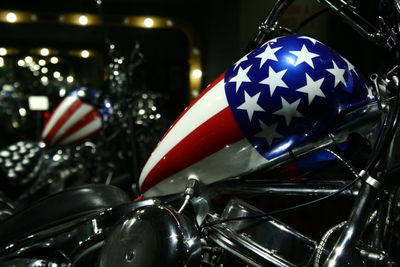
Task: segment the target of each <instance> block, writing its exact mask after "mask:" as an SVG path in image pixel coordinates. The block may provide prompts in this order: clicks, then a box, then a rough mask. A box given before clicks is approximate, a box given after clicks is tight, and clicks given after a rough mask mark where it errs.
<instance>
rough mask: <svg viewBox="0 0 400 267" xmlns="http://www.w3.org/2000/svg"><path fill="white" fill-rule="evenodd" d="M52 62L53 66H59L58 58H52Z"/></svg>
mask: <svg viewBox="0 0 400 267" xmlns="http://www.w3.org/2000/svg"><path fill="white" fill-rule="evenodd" d="M50 62H51V63H52V64H57V63H58V57H51V58H50Z"/></svg>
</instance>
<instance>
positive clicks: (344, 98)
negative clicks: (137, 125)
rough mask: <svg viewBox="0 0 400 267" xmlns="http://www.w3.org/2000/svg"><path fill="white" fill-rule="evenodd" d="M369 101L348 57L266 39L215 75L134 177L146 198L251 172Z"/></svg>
mask: <svg viewBox="0 0 400 267" xmlns="http://www.w3.org/2000/svg"><path fill="white" fill-rule="evenodd" d="M372 100H373V97H372V95H371V87H370V86H369V84H368V82H367V81H366V80H365V78H364V77H363V76H362V75H361V73H360V71H359V70H357V69H356V68H355V67H354V66H353V65H352V64H351V63H350V62H349V61H348V60H346V59H345V58H344V57H342V56H340V55H339V54H338V53H337V52H335V51H334V50H332V49H331V48H329V47H327V46H326V45H324V44H322V43H320V42H319V41H317V40H315V39H312V38H309V37H305V36H286V37H280V38H277V39H274V40H271V41H269V42H267V43H265V44H264V45H262V46H260V47H259V48H257V49H255V50H253V51H252V52H250V53H249V54H247V55H246V56H244V57H243V58H242V59H240V60H239V61H238V62H236V64H234V65H233V66H232V67H231V68H230V69H228V71H227V72H225V73H224V74H222V75H221V76H220V77H219V78H218V79H217V80H216V81H215V82H213V83H212V84H211V85H209V86H208V88H207V89H206V90H205V91H204V92H203V93H202V94H201V95H200V96H199V97H198V98H197V99H196V100H195V101H194V102H193V103H192V104H191V105H190V106H189V107H188V108H187V109H185V111H184V112H183V114H182V115H181V116H180V117H179V118H178V119H177V121H176V122H175V123H174V124H173V125H172V127H171V128H170V129H169V131H168V132H167V133H166V135H165V136H164V138H163V139H162V140H161V141H160V143H159V144H158V146H157V147H156V149H155V150H154V152H153V153H152V155H151V156H150V158H149V160H148V161H147V163H146V165H145V166H144V169H143V171H142V173H141V175H140V179H139V186H140V189H141V191H142V192H143V193H144V195H145V196H154V195H165V194H171V193H176V192H180V191H182V190H183V188H184V185H185V183H186V181H187V178H188V176H189V175H196V176H197V177H198V178H199V179H200V180H201V182H203V183H205V184H209V183H213V182H216V181H219V180H221V179H225V178H228V177H234V176H237V175H240V174H242V173H246V172H249V171H251V170H254V169H256V168H257V166H259V165H260V164H264V163H266V162H267V161H268V160H270V159H272V158H274V157H276V156H278V155H281V154H282V153H285V152H288V151H289V150H290V149H292V148H293V147H295V146H297V145H299V144H301V143H304V142H306V141H310V140H312V138H313V137H315V136H316V135H319V134H323V133H324V131H327V129H328V128H329V126H330V125H331V124H332V122H333V121H334V119H335V118H336V117H337V116H338V115H339V114H341V113H344V112H347V111H349V110H351V109H353V108H355V107H358V106H360V105H363V104H365V103H367V102H370V101H372Z"/></svg>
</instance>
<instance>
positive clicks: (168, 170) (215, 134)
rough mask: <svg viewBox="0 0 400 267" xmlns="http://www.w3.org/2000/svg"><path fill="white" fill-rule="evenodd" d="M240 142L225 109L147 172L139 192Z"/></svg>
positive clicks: (239, 137)
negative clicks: (227, 146)
mask: <svg viewBox="0 0 400 267" xmlns="http://www.w3.org/2000/svg"><path fill="white" fill-rule="evenodd" d="M243 138H244V135H243V133H242V131H241V130H240V128H239V126H238V124H237V122H236V121H235V119H234V117H233V114H232V111H231V110H230V108H229V107H226V108H225V109H223V110H221V111H220V112H219V113H217V114H216V115H214V116H213V117H211V118H210V119H209V120H207V121H206V122H204V123H203V124H202V125H200V126H199V127H198V128H196V129H195V130H194V131H193V132H191V133H190V134H189V135H187V136H186V137H185V138H184V139H183V140H182V141H180V142H179V143H178V144H177V145H176V146H175V147H173V148H172V149H171V150H170V151H169V152H168V153H167V154H166V155H165V156H164V157H163V158H162V159H161V160H160V161H159V162H158V163H157V164H156V165H155V166H154V168H153V169H152V170H151V171H150V173H149V174H148V175H147V177H146V178H145V180H144V182H143V184H142V187H141V191H142V193H143V192H146V191H147V190H148V189H150V188H151V187H152V186H154V185H155V184H157V183H159V182H161V181H162V180H164V179H165V178H167V177H169V176H171V175H173V174H175V173H177V172H179V171H181V170H183V169H185V168H187V167H189V166H190V165H192V164H194V163H196V162H198V161H200V160H201V159H203V158H205V157H207V156H209V155H211V154H214V153H215V152H217V151H219V150H221V149H222V148H224V147H225V146H226V145H230V144H233V143H236V142H237V141H239V140H241V139H243Z"/></svg>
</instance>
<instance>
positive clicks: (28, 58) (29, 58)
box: [25, 56, 33, 64]
mask: <svg viewBox="0 0 400 267" xmlns="http://www.w3.org/2000/svg"><path fill="white" fill-rule="evenodd" d="M25 62H26V63H27V64H30V63H32V62H33V58H32V57H31V56H27V57H25Z"/></svg>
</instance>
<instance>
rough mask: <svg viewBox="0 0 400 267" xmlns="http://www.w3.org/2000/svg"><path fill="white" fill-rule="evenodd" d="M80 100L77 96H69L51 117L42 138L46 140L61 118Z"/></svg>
mask: <svg viewBox="0 0 400 267" xmlns="http://www.w3.org/2000/svg"><path fill="white" fill-rule="evenodd" d="M76 100H78V98H77V97H76V96H69V97H67V98H65V99H64V100H63V101H62V102H61V103H60V104H59V106H58V107H57V108H56V110H55V111H54V113H53V114H52V115H51V118H50V120H49V122H48V123H47V124H46V127H45V128H44V130H43V133H42V138H45V137H46V136H47V135H48V133H49V132H50V130H51V129H52V128H53V126H54V125H55V124H56V122H57V121H58V120H59V119H60V117H61V116H62V115H63V114H64V113H65V111H66V110H67V109H68V108H69V107H70V106H71V105H72V104H73V103H74V102H75V101H76Z"/></svg>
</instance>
